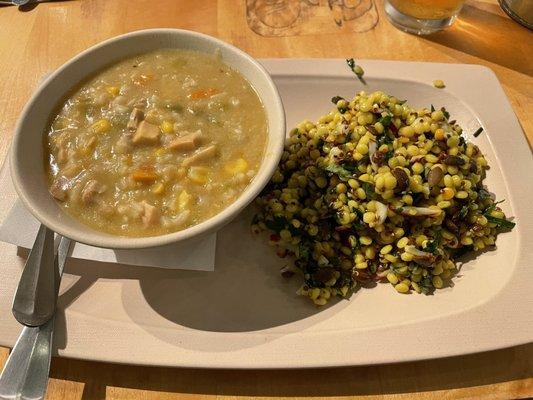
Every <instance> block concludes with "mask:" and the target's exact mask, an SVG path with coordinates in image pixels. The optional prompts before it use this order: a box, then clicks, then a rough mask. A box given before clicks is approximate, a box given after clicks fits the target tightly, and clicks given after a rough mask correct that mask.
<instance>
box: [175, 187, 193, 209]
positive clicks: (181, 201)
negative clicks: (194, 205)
mask: <svg viewBox="0 0 533 400" xmlns="http://www.w3.org/2000/svg"><path fill="white" fill-rule="evenodd" d="M191 199H192V196H191V195H190V194H189V193H188V192H187V191H186V190H183V191H182V192H181V193H180V194H179V196H178V204H177V205H178V210H180V211H182V210H185V209H186V208H187V207H188V206H189V203H190V202H191Z"/></svg>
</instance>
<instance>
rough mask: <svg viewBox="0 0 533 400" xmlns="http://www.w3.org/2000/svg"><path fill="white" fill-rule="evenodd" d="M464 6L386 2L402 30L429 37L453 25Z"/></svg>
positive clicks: (454, 0)
mask: <svg viewBox="0 0 533 400" xmlns="http://www.w3.org/2000/svg"><path fill="white" fill-rule="evenodd" d="M532 1H533V0H532ZM463 4H464V0H385V13H386V14H387V17H388V18H389V20H390V21H391V23H392V24H393V25H394V26H396V27H397V28H399V29H401V30H403V31H406V32H409V33H414V34H416V35H429V34H430V33H434V32H437V31H440V30H442V29H444V28H447V27H448V26H450V25H451V24H453V21H455V18H457V15H458V14H459V12H460V11H461V8H462V7H463Z"/></svg>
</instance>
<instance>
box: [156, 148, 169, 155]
mask: <svg viewBox="0 0 533 400" xmlns="http://www.w3.org/2000/svg"><path fill="white" fill-rule="evenodd" d="M166 152H167V149H165V148H164V147H159V148H158V149H155V150H154V155H155V156H156V157H159V156H162V155H163V154H165V153H166Z"/></svg>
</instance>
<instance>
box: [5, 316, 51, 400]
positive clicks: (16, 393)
mask: <svg viewBox="0 0 533 400" xmlns="http://www.w3.org/2000/svg"><path fill="white" fill-rule="evenodd" d="M53 332H54V320H53V319H51V320H50V321H48V322H47V323H46V324H45V325H42V326H35V327H28V326H25V327H24V328H23V330H22V333H21V334H20V336H19V339H18V340H17V343H16V344H15V346H14V347H13V350H12V351H11V354H10V355H9V358H8V359H7V362H6V365H5V366H4V370H3V371H2V374H1V375H0V399H1V400H14V399H17V400H18V399H21V400H30V399H31V400H40V399H44V396H45V393H46V387H47V383H48V374H49V372H50V360H51V358H52V336H53Z"/></svg>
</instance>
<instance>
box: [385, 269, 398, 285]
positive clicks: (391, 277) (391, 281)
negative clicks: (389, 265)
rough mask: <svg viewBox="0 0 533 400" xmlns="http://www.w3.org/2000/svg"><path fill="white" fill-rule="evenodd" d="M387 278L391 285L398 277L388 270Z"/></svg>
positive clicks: (395, 282)
mask: <svg viewBox="0 0 533 400" xmlns="http://www.w3.org/2000/svg"><path fill="white" fill-rule="evenodd" d="M387 280H388V281H389V282H390V283H392V284H393V285H396V284H397V283H398V277H397V276H396V275H394V274H393V273H392V272H389V273H388V274H387Z"/></svg>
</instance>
